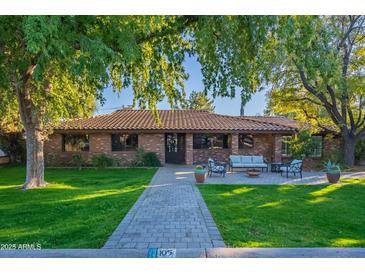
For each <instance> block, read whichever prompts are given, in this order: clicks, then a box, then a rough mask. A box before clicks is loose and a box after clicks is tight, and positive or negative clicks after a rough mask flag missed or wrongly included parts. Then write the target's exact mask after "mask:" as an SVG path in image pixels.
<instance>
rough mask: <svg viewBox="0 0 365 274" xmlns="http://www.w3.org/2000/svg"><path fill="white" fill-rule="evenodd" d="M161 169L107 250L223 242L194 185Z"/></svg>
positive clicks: (163, 168) (107, 245) (120, 226)
mask: <svg viewBox="0 0 365 274" xmlns="http://www.w3.org/2000/svg"><path fill="white" fill-rule="evenodd" d="M175 171H176V170H175V169H174V168H170V167H162V168H160V169H159V170H158V171H157V172H156V174H155V176H154V177H153V179H152V181H151V183H150V185H149V186H148V188H147V189H146V190H145V191H144V192H143V193H142V195H141V196H140V198H139V199H138V201H137V202H136V204H135V205H134V206H133V207H132V209H131V210H130V211H129V212H128V214H127V215H126V216H125V218H124V219H123V221H122V222H121V223H120V225H119V226H118V227H117V229H116V230H115V231H114V233H113V234H112V236H111V237H110V238H109V240H108V241H107V243H106V244H105V246H104V248H135V249H144V248H152V247H154V248H211V247H224V246H225V245H224V242H223V240H222V237H221V235H220V233H219V230H218V229H217V227H216V225H215V223H214V221H213V218H212V216H211V214H210V212H209V210H208V208H207V206H206V204H205V202H204V200H203V198H202V197H201V194H200V192H199V190H198V189H197V187H196V186H195V183H192V182H190V181H187V180H172V178H174V177H173V176H174V173H175Z"/></svg>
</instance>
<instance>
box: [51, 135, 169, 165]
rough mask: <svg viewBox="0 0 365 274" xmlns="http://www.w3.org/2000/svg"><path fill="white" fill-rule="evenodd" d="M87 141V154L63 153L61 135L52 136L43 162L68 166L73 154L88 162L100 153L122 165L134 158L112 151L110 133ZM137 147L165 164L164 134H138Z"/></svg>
mask: <svg viewBox="0 0 365 274" xmlns="http://www.w3.org/2000/svg"><path fill="white" fill-rule="evenodd" d="M89 141H90V150H89V151H88V152H87V151H82V152H65V151H62V135H61V134H53V135H51V136H50V137H49V139H48V140H47V141H46V142H45V146H44V152H45V161H46V163H48V164H49V165H57V164H61V165H70V164H71V161H72V155H74V154H81V155H82V157H83V159H84V160H85V161H88V162H90V160H91V157H92V156H93V155H95V154H102V153H105V154H107V155H109V156H112V157H115V158H117V159H119V160H120V161H121V162H122V163H128V162H129V161H132V160H134V158H135V154H136V152H135V151H112V149H111V134H110V133H92V134H89ZM138 146H139V147H143V148H144V150H145V151H151V152H156V153H157V155H158V156H159V158H160V161H161V163H162V164H164V163H165V146H164V134H139V135H138Z"/></svg>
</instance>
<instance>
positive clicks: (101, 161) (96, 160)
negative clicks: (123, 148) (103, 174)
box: [91, 154, 114, 168]
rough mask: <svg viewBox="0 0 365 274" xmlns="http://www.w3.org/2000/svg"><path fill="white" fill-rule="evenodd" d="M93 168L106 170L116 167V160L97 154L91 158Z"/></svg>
mask: <svg viewBox="0 0 365 274" xmlns="http://www.w3.org/2000/svg"><path fill="white" fill-rule="evenodd" d="M91 162H92V164H93V166H95V167H98V168H106V167H111V166H113V165H114V159H113V158H111V157H109V156H108V155H106V154H95V155H93V156H92V158H91Z"/></svg>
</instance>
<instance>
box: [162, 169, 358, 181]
mask: <svg viewBox="0 0 365 274" xmlns="http://www.w3.org/2000/svg"><path fill="white" fill-rule="evenodd" d="M161 169H162V172H163V173H164V176H161V179H162V180H163V181H164V183H171V181H172V180H173V181H179V182H184V183H185V182H186V183H195V178H194V168H193V166H182V165H166V166H165V167H162V168H161ZM341 178H343V179H345V178H365V172H364V171H362V172H343V173H342V174H341ZM160 183H162V182H160ZM205 184H234V185H240V184H243V185H244V184H257V185H284V184H308V185H316V184H328V181H327V178H326V174H325V173H323V172H306V171H303V179H300V177H299V176H296V177H294V176H293V175H289V178H286V176H285V175H283V176H281V175H280V173H273V172H262V173H261V174H260V175H259V176H258V177H256V178H251V177H248V176H247V174H246V173H245V172H244V171H236V170H235V171H234V172H231V171H229V172H227V174H226V176H225V177H221V176H220V175H218V174H213V175H212V177H207V178H206V181H205Z"/></svg>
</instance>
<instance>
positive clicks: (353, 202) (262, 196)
mask: <svg viewBox="0 0 365 274" xmlns="http://www.w3.org/2000/svg"><path fill="white" fill-rule="evenodd" d="M346 182H347V184H336V185H199V189H200V192H201V193H202V195H203V198H204V200H205V202H206V203H207V206H208V208H209V209H210V211H211V213H212V215H213V218H214V220H215V222H216V224H217V226H218V228H219V230H220V232H221V235H222V237H223V239H224V241H225V243H226V244H227V245H228V246H231V247H365V229H364V228H365V179H352V180H347V181H346Z"/></svg>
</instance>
